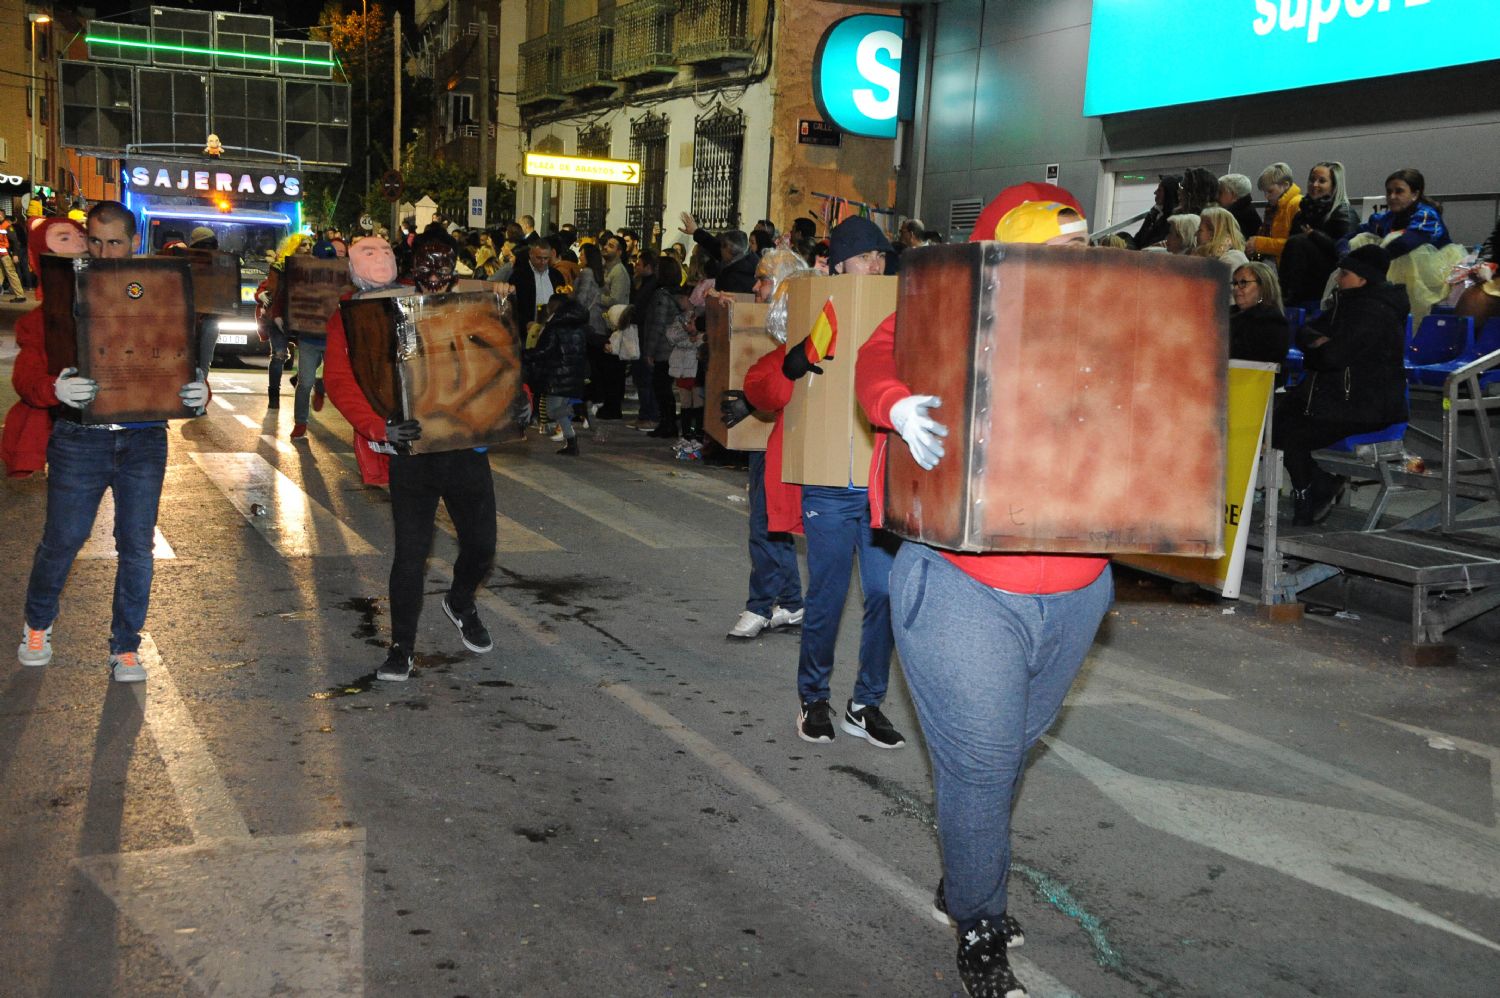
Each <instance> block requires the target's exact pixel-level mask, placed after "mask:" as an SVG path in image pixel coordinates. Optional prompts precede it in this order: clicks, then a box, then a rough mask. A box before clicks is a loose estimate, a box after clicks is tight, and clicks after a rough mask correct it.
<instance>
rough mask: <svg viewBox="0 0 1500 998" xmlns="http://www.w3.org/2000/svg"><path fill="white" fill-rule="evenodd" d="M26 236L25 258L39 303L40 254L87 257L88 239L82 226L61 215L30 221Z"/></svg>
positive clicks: (40, 291)
mask: <svg viewBox="0 0 1500 998" xmlns="http://www.w3.org/2000/svg"><path fill="white" fill-rule="evenodd" d="M27 236H28V237H29V238H28V240H27V243H26V256H27V258H28V259H29V260H30V261H31V272H32V273H33V274H35V275H36V276H37V286H36V300H37V301H41V300H42V285H41V276H42V254H43V253H51V254H53V255H55V256H87V255H88V252H89V238H88V235H87V233H85V232H84V231H83V226H81V225H79V224H78V223H77V222H75V221H73V220H72V219H71V218H65V217H63V216H61V215H54V216H53V217H52V218H34V219H32V220H31V229H30V231H29V232H28V233H27Z"/></svg>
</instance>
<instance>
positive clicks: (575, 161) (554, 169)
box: [524, 152, 641, 184]
mask: <svg viewBox="0 0 1500 998" xmlns="http://www.w3.org/2000/svg"><path fill="white" fill-rule="evenodd" d="M524 172H525V174H526V175H527V176H528V177H552V178H554V179H556V180H590V181H594V182H595V183H603V184H638V183H640V182H641V164H639V163H632V162H630V161H629V160H624V159H588V158H585V157H583V156H547V155H543V154H542V153H535V152H529V153H527V154H526V167H525V170H524Z"/></svg>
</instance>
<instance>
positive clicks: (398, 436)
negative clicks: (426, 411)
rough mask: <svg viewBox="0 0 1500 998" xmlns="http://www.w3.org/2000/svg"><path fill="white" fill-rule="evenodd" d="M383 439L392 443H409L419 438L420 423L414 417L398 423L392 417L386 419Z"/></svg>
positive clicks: (420, 436)
mask: <svg viewBox="0 0 1500 998" xmlns="http://www.w3.org/2000/svg"><path fill="white" fill-rule="evenodd" d="M385 439H386V440H387V441H389V442H390V443H393V444H409V443H411V442H412V441H413V440H421V439H422V424H421V423H419V422H417V421H416V420H415V419H407V420H403V421H402V422H399V423H398V422H396V421H395V420H394V419H390V420H386V424H385Z"/></svg>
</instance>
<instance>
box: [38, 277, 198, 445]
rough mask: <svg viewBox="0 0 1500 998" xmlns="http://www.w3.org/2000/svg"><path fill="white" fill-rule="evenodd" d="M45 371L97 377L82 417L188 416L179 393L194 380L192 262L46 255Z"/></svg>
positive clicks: (195, 342) (120, 420)
mask: <svg viewBox="0 0 1500 998" xmlns="http://www.w3.org/2000/svg"><path fill="white" fill-rule="evenodd" d="M41 278H42V303H43V304H42V309H43V312H42V314H43V316H44V318H45V326H46V343H47V370H48V371H49V372H51V373H52V374H56V373H58V372H59V371H61V370H62V369H63V368H65V367H76V368H78V373H79V375H81V376H82V377H85V378H92V379H93V380H95V381H97V382H99V394H98V395H96V396H95V397H94V401H92V402H90V403H89V404H88V405H86V406H84V408H83V410H82V411H81V412H80V413H79V419H80V421H81V422H84V423H88V424H100V423H134V422H148V421H154V420H160V419H184V418H187V417H189V416H194V415H197V413H195V412H193V411H191V410H189V409H185V408H183V405H182V400H181V399H180V398H178V397H177V393H178V392H179V391H181V390H182V386H183V385H185V384H187V383H188V382H189V381H192V380H194V378H195V377H196V376H197V375H196V368H197V367H198V336H197V324H196V316H195V315H194V313H193V286H192V278H191V276H190V274H189V268H188V261H187V260H185V259H183V258H181V257H133V258H128V259H124V260H94V259H90V258H89V257H79V258H77V259H73V258H69V257H61V256H44V257H42V274H41Z"/></svg>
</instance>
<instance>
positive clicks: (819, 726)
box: [797, 700, 833, 743]
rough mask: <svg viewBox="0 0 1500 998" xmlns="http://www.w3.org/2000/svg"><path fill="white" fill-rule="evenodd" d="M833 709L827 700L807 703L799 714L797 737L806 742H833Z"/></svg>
mask: <svg viewBox="0 0 1500 998" xmlns="http://www.w3.org/2000/svg"><path fill="white" fill-rule="evenodd" d="M832 715H833V708H832V707H830V706H829V705H828V701H827V700H814V701H813V702H812V703H805V704H803V705H802V709H801V710H800V711H798V712H797V737H798V738H801V739H802V740H803V741H804V742H819V743H823V742H831V741H833V716H832Z"/></svg>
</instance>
